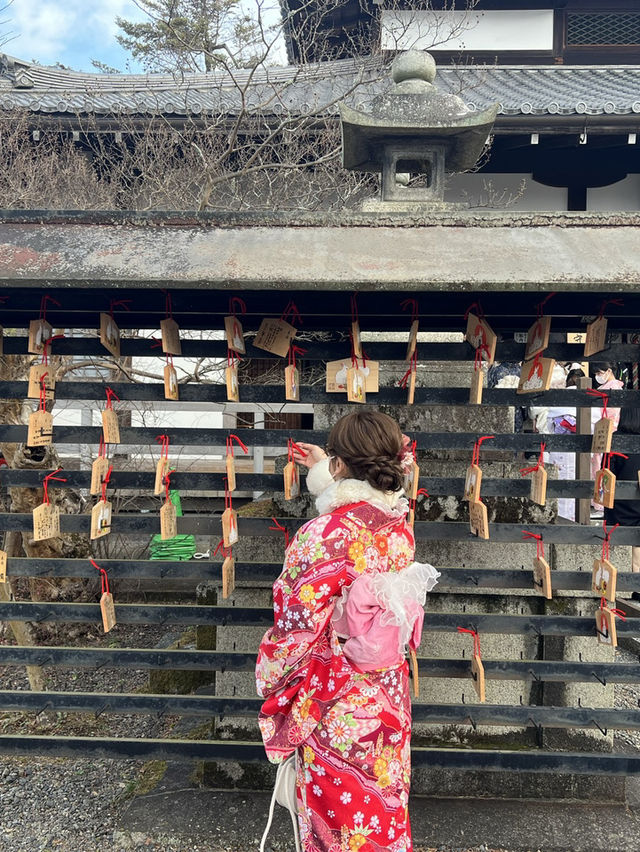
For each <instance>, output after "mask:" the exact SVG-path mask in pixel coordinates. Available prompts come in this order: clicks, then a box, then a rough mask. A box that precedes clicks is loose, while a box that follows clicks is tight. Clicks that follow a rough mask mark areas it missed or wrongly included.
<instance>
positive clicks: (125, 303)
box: [109, 299, 133, 319]
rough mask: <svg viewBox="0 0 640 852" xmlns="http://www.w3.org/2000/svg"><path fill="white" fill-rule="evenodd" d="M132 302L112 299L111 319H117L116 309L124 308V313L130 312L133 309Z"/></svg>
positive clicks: (110, 304) (110, 305) (110, 307)
mask: <svg viewBox="0 0 640 852" xmlns="http://www.w3.org/2000/svg"><path fill="white" fill-rule="evenodd" d="M132 301H133V300H132V299H111V301H110V302H109V313H110V314H111V319H115V317H114V316H113V310H114V308H122V310H123V311H130V310H131V308H130V307H129V305H130V304H131V302H132Z"/></svg>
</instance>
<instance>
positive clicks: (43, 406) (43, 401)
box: [38, 371, 49, 411]
mask: <svg viewBox="0 0 640 852" xmlns="http://www.w3.org/2000/svg"><path fill="white" fill-rule="evenodd" d="M48 375H49V372H48V371H47V372H46V373H43V374H42V375H41V376H40V402H39V403H38V409H39V410H40V411H46V410H47V383H46V382H45V379H46V378H47V376H48Z"/></svg>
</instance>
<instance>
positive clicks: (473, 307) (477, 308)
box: [464, 302, 484, 320]
mask: <svg viewBox="0 0 640 852" xmlns="http://www.w3.org/2000/svg"><path fill="white" fill-rule="evenodd" d="M474 311H475V315H476V316H477V317H478V319H484V311H483V310H482V305H481V304H480V302H473V303H472V304H471V305H469V307H468V308H467V310H466V311H465V312H464V319H465V320H468V319H469V314H472V313H474Z"/></svg>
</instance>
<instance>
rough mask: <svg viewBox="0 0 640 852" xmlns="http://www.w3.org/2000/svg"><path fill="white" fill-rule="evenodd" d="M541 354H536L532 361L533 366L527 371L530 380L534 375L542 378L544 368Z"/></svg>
mask: <svg viewBox="0 0 640 852" xmlns="http://www.w3.org/2000/svg"><path fill="white" fill-rule="evenodd" d="M541 358H542V353H541V352H538V354H537V355H536V357H535V358H534V359H533V364H532V365H531V369H530V370H529V375H528V376H527V378H528V379H530V378H531V377H532V376H533V374H534V373H535V374H536V375H537V376H538V377H539V378H542V373H543V372H544V367H543V364H542V361H541Z"/></svg>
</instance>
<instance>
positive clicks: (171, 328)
mask: <svg viewBox="0 0 640 852" xmlns="http://www.w3.org/2000/svg"><path fill="white" fill-rule="evenodd" d="M160 333H161V334H162V351H163V352H164V353H165V354H166V355H182V343H181V342H180V329H179V328H178V323H177V322H176V321H175V320H174V319H172V318H171V317H167V318H166V319H163V320H160Z"/></svg>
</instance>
